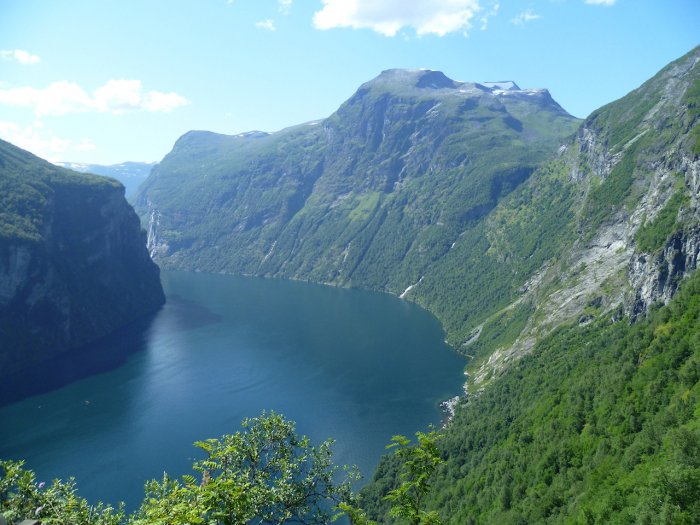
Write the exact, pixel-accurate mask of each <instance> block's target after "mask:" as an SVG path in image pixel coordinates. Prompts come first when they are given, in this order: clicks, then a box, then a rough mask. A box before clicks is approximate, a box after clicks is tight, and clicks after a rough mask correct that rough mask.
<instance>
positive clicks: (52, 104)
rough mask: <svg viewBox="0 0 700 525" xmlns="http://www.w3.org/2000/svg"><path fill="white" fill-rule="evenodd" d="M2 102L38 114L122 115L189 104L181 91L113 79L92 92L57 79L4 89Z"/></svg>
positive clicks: (134, 81) (169, 108)
mask: <svg viewBox="0 0 700 525" xmlns="http://www.w3.org/2000/svg"><path fill="white" fill-rule="evenodd" d="M0 104H4V105H7V106H18V107H29V108H32V109H33V110H34V113H35V114H36V115H37V116H48V115H51V116H60V115H65V114H67V113H82V112H88V111H98V112H101V113H113V114H120V113H125V112H127V111H162V112H169V111H172V110H173V109H175V108H177V107H180V106H184V105H186V104H189V101H188V100H187V99H186V98H184V97H182V96H180V95H178V94H177V93H172V92H171V93H163V92H160V91H149V92H147V93H144V92H143V89H142V87H141V81H140V80H124V79H120V80H109V81H108V82H107V83H106V84H104V85H103V86H100V87H99V88H97V89H96V90H95V91H94V92H93V94H92V95H90V94H88V93H87V92H86V91H85V90H84V89H83V88H81V87H80V86H79V85H78V84H76V83H75V82H67V81H65V80H62V81H59V82H53V83H51V84H49V85H48V86H47V87H45V88H43V89H37V88H32V87H17V88H11V87H9V88H0Z"/></svg>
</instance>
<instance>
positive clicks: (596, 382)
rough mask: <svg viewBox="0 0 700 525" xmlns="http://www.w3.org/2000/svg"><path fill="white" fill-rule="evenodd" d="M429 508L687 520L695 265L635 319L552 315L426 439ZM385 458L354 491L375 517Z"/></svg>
mask: <svg viewBox="0 0 700 525" xmlns="http://www.w3.org/2000/svg"><path fill="white" fill-rule="evenodd" d="M438 446H439V447H440V449H441V451H442V454H443V457H444V459H445V463H444V464H443V465H442V466H441V467H439V469H438V472H437V474H436V475H435V476H434V478H433V480H432V483H433V490H432V493H431V495H430V503H429V504H428V506H429V508H434V509H436V510H438V511H439V513H440V515H441V516H442V517H443V519H444V521H445V523H453V524H460V525H463V524H468V523H523V524H525V523H648V524H652V523H653V524H659V523H698V520H699V519H700V275H695V276H693V277H692V278H691V279H690V280H689V281H687V282H686V283H685V284H684V286H683V289H682V290H681V292H680V293H679V294H678V295H677V296H676V298H675V299H674V300H673V301H672V302H671V303H670V304H669V305H668V306H666V307H662V308H660V309H657V310H655V311H653V312H652V313H651V314H650V316H649V318H648V319H646V320H644V321H640V322H638V323H636V324H630V323H629V322H627V321H626V320H621V321H617V322H613V321H611V319H610V318H609V317H608V318H604V319H600V320H599V321H597V322H596V323H593V324H590V325H588V326H585V327H579V326H572V327H564V328H561V329H559V330H558V331H556V332H555V333H553V334H552V335H550V336H549V337H547V338H545V339H543V340H542V341H541V342H540V343H538V344H537V346H536V347H535V349H534V351H533V352H532V354H531V355H529V356H527V357H525V358H523V359H522V360H520V361H519V362H518V363H517V364H515V365H513V366H512V367H511V368H510V369H509V370H508V371H507V372H506V373H505V374H504V375H503V376H502V377H501V378H500V379H499V380H498V381H496V382H494V383H493V384H491V385H490V386H489V387H487V388H486V389H485V390H484V391H483V392H482V393H480V394H479V395H474V396H471V397H469V398H468V399H467V400H466V401H465V402H463V404H462V406H461V407H460V408H459V409H458V411H457V414H456V416H455V418H454V420H453V421H452V423H451V424H450V425H449V426H448V427H447V429H446V430H445V431H444V437H443V438H442V439H441V440H439V441H438ZM396 472H397V465H396V459H395V458H392V460H390V461H384V462H383V463H382V465H380V467H379V469H378V472H377V474H376V476H375V479H374V481H373V482H372V483H371V484H370V485H369V487H368V488H367V489H365V493H364V503H365V504H366V506H367V507H368V508H370V509H371V510H372V514H373V515H374V517H375V518H378V519H379V521H380V522H381V523H391V522H392V521H391V519H389V518H388V517H387V516H385V515H383V514H382V513H383V512H385V511H386V502H385V501H383V500H382V497H383V495H384V494H386V492H387V491H388V489H389V488H390V487H393V486H394V485H395V475H396Z"/></svg>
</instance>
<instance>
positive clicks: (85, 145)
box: [75, 138, 97, 151]
mask: <svg viewBox="0 0 700 525" xmlns="http://www.w3.org/2000/svg"><path fill="white" fill-rule="evenodd" d="M75 149H76V150H77V151H95V150H96V149H97V146H95V144H93V142H92V141H91V140H90V139H86V138H82V139H80V142H79V143H78V144H76V145H75Z"/></svg>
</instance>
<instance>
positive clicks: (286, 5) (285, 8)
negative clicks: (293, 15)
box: [277, 0, 293, 15]
mask: <svg viewBox="0 0 700 525" xmlns="http://www.w3.org/2000/svg"><path fill="white" fill-rule="evenodd" d="M292 1H293V0H277V6H278V8H279V11H280V13H282V14H283V15H288V14H289V11H290V10H291V9H292Z"/></svg>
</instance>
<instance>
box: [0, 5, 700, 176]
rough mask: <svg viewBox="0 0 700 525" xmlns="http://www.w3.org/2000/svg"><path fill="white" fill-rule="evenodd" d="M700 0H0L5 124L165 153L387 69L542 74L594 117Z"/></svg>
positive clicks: (0, 99)
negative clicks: (183, 141) (186, 136)
mask: <svg viewBox="0 0 700 525" xmlns="http://www.w3.org/2000/svg"><path fill="white" fill-rule="evenodd" d="M698 27H700V2H698V1H697V0H665V1H661V0H531V1H523V0H197V1H195V0H167V1H166V0H149V1H136V0H117V1H112V0H102V1H99V2H94V1H90V0H62V1H61V2H54V1H50V0H0V138H3V139H5V140H8V141H10V142H12V143H14V144H16V145H18V146H20V147H22V148H24V149H28V150H29V151H31V152H33V153H35V154H36V155H39V156H40V157H43V158H46V159H48V160H51V161H74V162H85V163H98V164H113V163H118V162H122V161H126V160H132V161H156V160H160V159H161V158H162V157H163V156H164V155H165V154H166V153H167V152H168V151H169V150H170V149H171V147H172V145H173V143H174V142H175V140H176V139H177V138H178V137H179V136H180V135H182V134H183V133H185V132H187V131H189V130H192V129H205V130H211V131H215V132H219V133H227V134H235V133H240V132H243V131H247V130H253V129H259V130H265V131H276V130H278V129H281V128H283V127H286V126H290V125H294V124H298V123H302V122H305V121H309V120H314V119H318V118H323V117H326V116H328V115H330V114H331V113H332V112H333V111H335V109H337V107H338V106H339V105H340V104H341V103H342V102H343V101H344V100H345V99H347V98H348V97H349V96H350V95H352V93H353V92H354V91H355V90H356V89H357V87H358V86H359V85H360V84H362V83H363V82H365V81H367V80H370V79H371V78H373V77H375V76H377V75H378V74H379V73H380V72H381V71H382V70H384V69H390V68H429V69H436V70H440V71H443V72H444V73H445V74H446V75H447V76H448V77H450V78H453V79H455V80H461V81H498V80H514V81H515V82H517V84H518V85H519V86H520V87H522V88H540V87H545V88H547V89H549V90H550V92H551V94H552V96H553V97H554V98H555V100H557V102H559V103H560V104H561V105H562V106H563V107H564V108H565V109H566V110H567V111H569V112H570V113H572V114H573V115H576V116H578V117H585V116H586V115H588V114H589V113H590V112H591V111H593V110H594V109H596V108H597V107H599V106H601V105H603V104H606V103H608V102H611V101H612V100H615V99H617V98H619V97H621V96H623V95H625V94H626V93H628V92H629V91H630V90H632V89H634V88H635V87H637V86H638V85H639V84H641V83H642V82H644V81H645V80H646V79H648V78H649V77H650V76H652V75H653V74H655V73H656V72H657V71H658V70H659V69H660V68H662V67H663V66H664V65H666V64H667V63H668V62H670V61H671V60H674V59H676V58H678V57H680V56H681V55H683V54H685V53H686V52H688V51H690V50H691V49H692V48H693V47H694V46H696V45H698V44H700V38H699V37H700V32H699V31H698Z"/></svg>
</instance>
